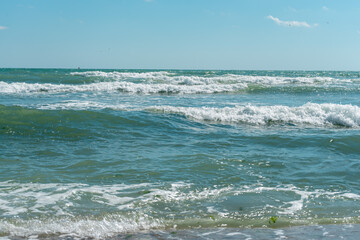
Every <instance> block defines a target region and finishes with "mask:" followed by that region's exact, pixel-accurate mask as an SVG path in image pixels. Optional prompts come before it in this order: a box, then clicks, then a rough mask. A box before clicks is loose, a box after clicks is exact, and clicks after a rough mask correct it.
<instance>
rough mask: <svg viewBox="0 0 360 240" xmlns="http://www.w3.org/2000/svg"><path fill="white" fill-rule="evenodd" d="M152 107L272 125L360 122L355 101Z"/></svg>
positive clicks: (351, 125)
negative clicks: (297, 105)
mask: <svg viewBox="0 0 360 240" xmlns="http://www.w3.org/2000/svg"><path fill="white" fill-rule="evenodd" d="M148 111H155V112H161V113H170V114H180V115H184V116H185V117H187V118H189V119H193V120H196V121H209V122H219V123H230V124H231V123H235V124H251V125H269V124H289V125H297V124H299V125H312V126H329V125H331V126H342V127H349V128H358V127H359V126H360V108H359V107H358V106H353V105H339V104H330V103H326V104H316V103H307V104H305V105H303V106H300V107H288V106H281V105H276V106H253V105H247V106H238V107H233V108H230V107H225V108H208V107H201V108H196V107H172V106H156V107H152V108H148Z"/></svg>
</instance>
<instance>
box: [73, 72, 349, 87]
mask: <svg viewBox="0 0 360 240" xmlns="http://www.w3.org/2000/svg"><path fill="white" fill-rule="evenodd" d="M70 74H71V75H74V76H84V77H99V78H103V79H112V80H116V81H118V80H130V81H131V80H133V79H142V80H144V82H148V83H153V82H163V83H172V84H186V85H203V84H219V83H221V84H231V83H243V84H245V83H246V84H263V85H280V84H281V85H282V84H327V83H338V82H341V83H350V82H352V80H350V79H341V80H340V79H336V78H332V77H282V76H276V77H275V76H252V75H238V74H229V73H227V74H223V75H201V76H198V75H178V74H175V73H170V72H166V71H160V72H140V73H136V72H116V71H114V72H103V71H87V72H73V73H70Z"/></svg>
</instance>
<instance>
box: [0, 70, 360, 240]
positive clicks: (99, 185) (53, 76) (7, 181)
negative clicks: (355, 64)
mask: <svg viewBox="0 0 360 240" xmlns="http://www.w3.org/2000/svg"><path fill="white" fill-rule="evenodd" d="M359 235H360V72H350V71H225V70H163V69H160V70H154V69H153V70H119V69H106V70H104V69H0V238H2V239H358V236H359Z"/></svg>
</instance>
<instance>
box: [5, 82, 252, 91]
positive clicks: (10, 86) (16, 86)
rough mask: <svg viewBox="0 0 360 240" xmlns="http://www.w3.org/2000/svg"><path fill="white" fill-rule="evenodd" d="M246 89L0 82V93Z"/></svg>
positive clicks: (237, 86) (235, 86) (235, 87)
mask: <svg viewBox="0 0 360 240" xmlns="http://www.w3.org/2000/svg"><path fill="white" fill-rule="evenodd" d="M244 88H246V84H242V83H237V84H206V85H195V86H193V85H176V84H143V83H131V82H100V83H90V84H81V85H70V84H50V83H45V84H39V83H6V82H0V93H7V94H21V93H64V92H125V93H133V94H204V93H205V94H206V93H224V92H225V93H226V92H236V91H239V90H241V89H244Z"/></svg>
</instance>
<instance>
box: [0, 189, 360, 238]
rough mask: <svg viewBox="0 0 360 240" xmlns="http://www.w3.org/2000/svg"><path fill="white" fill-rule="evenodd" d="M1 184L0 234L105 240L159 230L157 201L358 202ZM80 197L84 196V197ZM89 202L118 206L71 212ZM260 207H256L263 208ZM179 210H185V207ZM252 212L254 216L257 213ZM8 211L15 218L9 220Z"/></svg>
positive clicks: (289, 205) (288, 210)
mask: <svg viewBox="0 0 360 240" xmlns="http://www.w3.org/2000/svg"><path fill="white" fill-rule="evenodd" d="M0 188H1V192H0V213H1V215H2V216H4V218H2V219H1V220H0V229H1V233H3V234H4V233H5V234H6V233H10V234H11V235H12V236H24V237H29V236H32V235H40V234H56V235H59V234H65V235H72V236H76V237H82V238H85V237H93V238H105V237H110V236H115V235H116V234H119V233H125V232H129V231H140V230H148V229H154V228H159V227H160V228H161V227H165V226H167V222H166V218H165V217H164V218H162V217H161V216H162V215H163V214H164V213H158V214H159V216H160V217H159V216H157V217H154V216H150V215H148V214H147V212H149V211H150V212H151V210H153V206H155V208H156V209H157V207H156V206H159V204H160V205H161V206H163V205H164V206H165V207H164V209H165V210H164V211H165V212H166V211H167V210H166V206H178V207H182V206H184V203H186V204H189V201H191V202H194V204H197V203H200V204H201V203H202V201H206V202H209V201H210V202H211V201H216V202H219V199H227V198H228V197H232V196H236V195H243V194H245V195H246V194H248V193H257V194H261V193H265V195H263V196H264V197H265V196H266V192H269V193H272V192H284V193H287V194H286V195H288V196H290V199H289V198H287V200H283V199H279V202H278V205H276V206H274V205H266V206H263V208H264V209H265V208H266V209H271V211H276V212H277V213H279V214H281V215H294V214H295V213H297V212H298V211H301V210H303V209H304V205H305V204H306V203H308V202H309V201H310V200H311V201H317V198H324V197H326V198H328V199H333V198H339V199H347V200H353V201H359V196H358V195H357V194H354V193H349V192H333V191H326V190H322V189H315V190H312V191H309V190H308V189H301V188H298V187H296V186H294V185H283V186H275V187H264V186H261V185H259V184H257V185H252V186H241V187H236V186H233V185H230V186H226V187H217V188H194V184H191V183H184V182H175V183H172V184H166V185H158V184H149V183H142V184H130V185H125V184H114V185H87V184H75V183H71V184H39V183H26V184H21V183H12V182H0ZM144 189H146V190H149V192H146V193H143V194H141V191H143V190H144ZM281 195H282V194H280V195H278V196H281ZM84 196H88V197H85V199H83V197H84ZM89 196H90V198H89ZM130 196H133V197H130ZM135 196H136V197H135ZM83 200H85V202H83ZM88 201H91V202H92V205H93V204H100V206H101V205H103V206H110V207H111V208H110V209H113V208H115V209H117V210H115V211H113V212H112V213H109V212H107V213H104V214H101V215H100V216H96V214H95V215H92V213H87V214H86V215H85V216H84V215H82V214H81V213H80V214H79V213H76V210H74V208H80V209H82V207H83V206H81V204H88ZM81 202H83V203H81ZM19 209H20V210H19ZM264 209H258V210H259V211H263V210H264ZM184 210H185V211H189V209H184ZM207 210H208V211H207V212H209V213H216V214H217V215H219V216H221V217H222V218H226V217H229V212H220V211H219V210H218V209H216V207H215V206H214V207H207ZM224 210H225V209H224ZM156 211H158V210H156ZM190 211H191V210H190ZM23 213H24V214H26V216H31V215H34V216H38V217H35V218H30V219H26V220H25V219H22V218H21V214H23ZM195 214H196V213H195ZM254 214H255V215H256V213H254ZM13 215H17V216H18V217H17V218H12V217H11V216H13ZM255 215H254V216H255ZM41 216H43V217H41ZM46 216H48V217H46ZM9 217H10V218H9Z"/></svg>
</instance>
